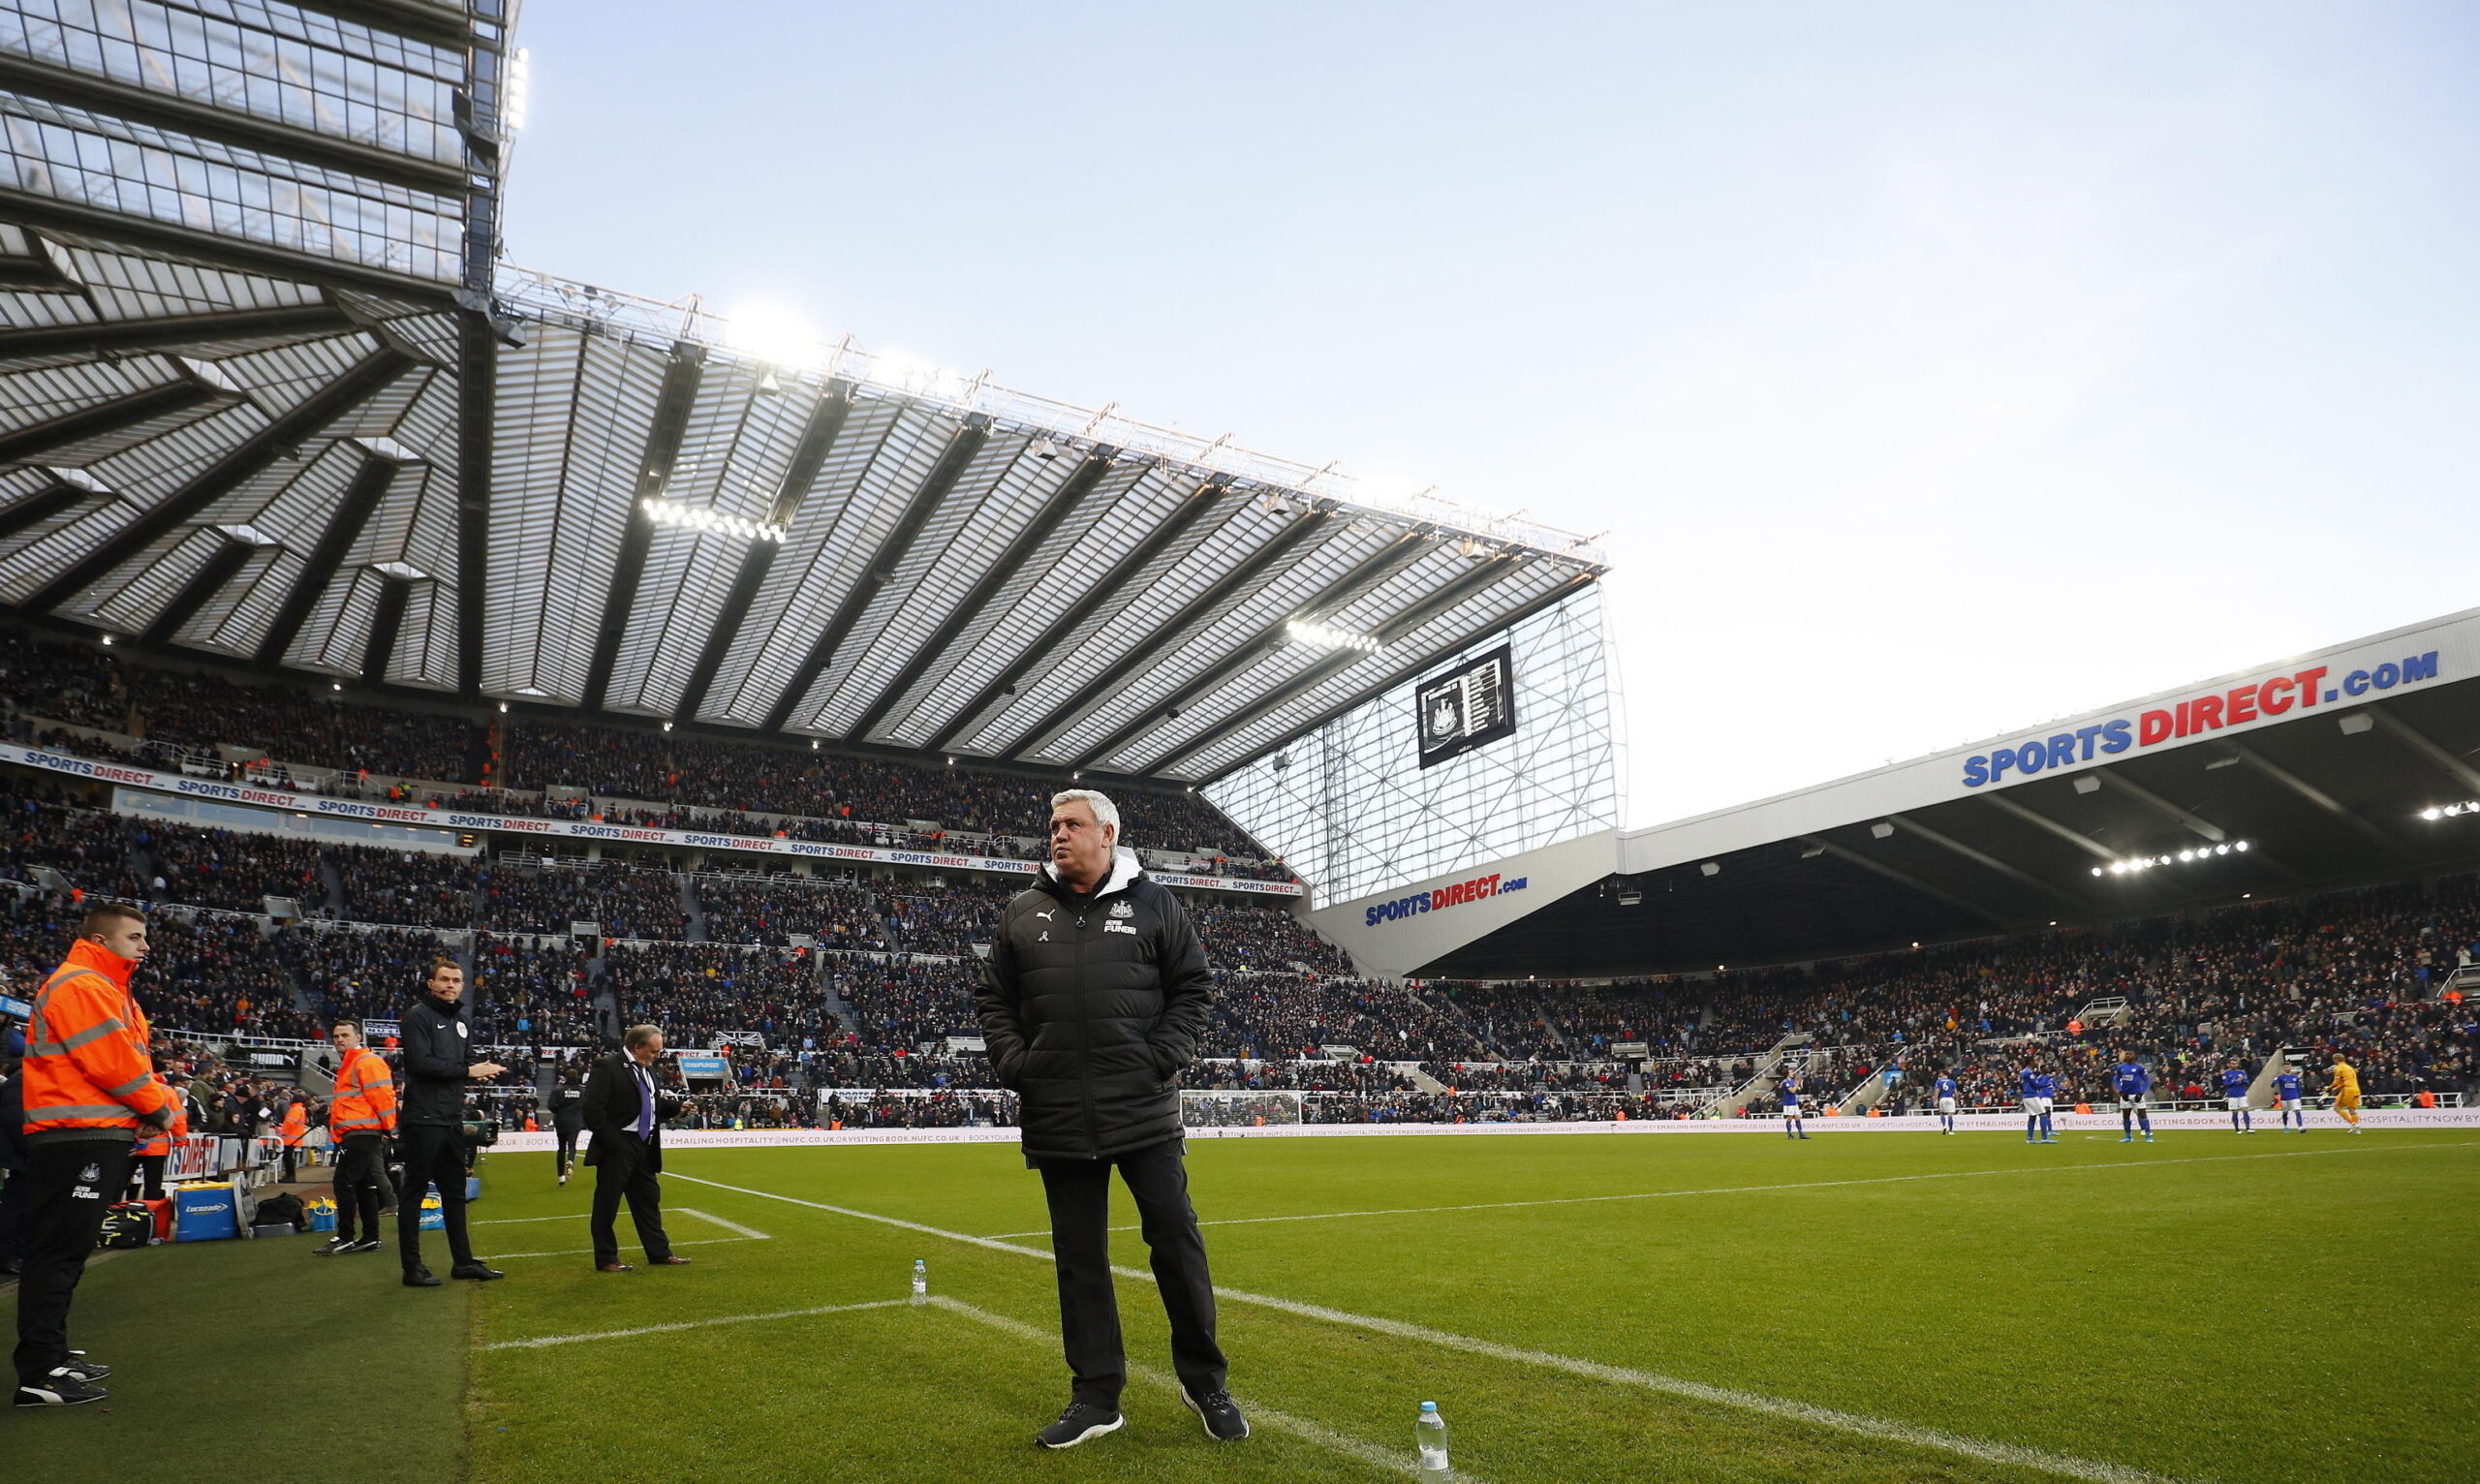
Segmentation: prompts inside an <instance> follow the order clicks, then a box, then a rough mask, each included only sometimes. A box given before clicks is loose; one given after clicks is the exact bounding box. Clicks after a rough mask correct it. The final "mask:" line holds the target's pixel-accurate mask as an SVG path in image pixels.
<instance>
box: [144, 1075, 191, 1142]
mask: <svg viewBox="0 0 2480 1484" xmlns="http://www.w3.org/2000/svg"><path fill="white" fill-rule="evenodd" d="M164 1091H165V1093H166V1094H167V1095H168V1096H169V1097H171V1099H172V1123H171V1128H159V1129H157V1130H156V1131H155V1132H154V1133H153V1134H151V1135H140V1138H139V1140H138V1149H137V1153H139V1154H141V1155H169V1154H171V1152H172V1141H173V1140H174V1139H183V1138H187V1137H189V1132H190V1104H189V1099H188V1098H183V1097H182V1096H181V1095H180V1093H179V1092H178V1090H176V1089H174V1088H173V1087H172V1086H171V1084H170V1083H167V1084H165V1087H164Z"/></svg>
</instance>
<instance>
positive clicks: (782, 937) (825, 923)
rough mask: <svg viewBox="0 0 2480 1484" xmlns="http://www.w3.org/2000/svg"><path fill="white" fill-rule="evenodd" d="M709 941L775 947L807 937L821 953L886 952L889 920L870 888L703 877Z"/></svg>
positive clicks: (700, 901)
mask: <svg viewBox="0 0 2480 1484" xmlns="http://www.w3.org/2000/svg"><path fill="white" fill-rule="evenodd" d="M695 885H696V887H697V906H698V908H699V911H700V912H701V914H702V915H703V916H704V917H705V919H706V936H707V938H709V939H710V940H712V941H714V942H716V943H773V944H775V945H776V946H778V947H781V946H782V945H783V944H784V943H785V942H786V941H787V940H788V939H790V938H791V936H792V935H793V934H795V933H807V934H809V935H811V936H812V937H814V938H816V939H817V940H818V943H819V946H820V947H822V948H851V949H855V950H861V951H882V952H883V951H884V950H886V949H887V948H888V947H889V946H891V944H890V943H889V941H888V937H887V924H886V919H885V918H884V916H882V915H881V914H880V912H879V910H878V907H877V906H876V905H875V903H874V901H873V898H872V893H871V892H870V889H869V888H868V886H867V885H865V884H863V883H861V882H858V881H812V880H809V879H808V878H805V877H797V876H779V877H745V876H700V877H697V878H696V879H695Z"/></svg>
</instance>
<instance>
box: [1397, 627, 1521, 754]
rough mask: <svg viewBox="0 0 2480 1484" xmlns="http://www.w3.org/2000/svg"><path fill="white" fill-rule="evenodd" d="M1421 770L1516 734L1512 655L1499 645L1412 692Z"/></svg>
mask: <svg viewBox="0 0 2480 1484" xmlns="http://www.w3.org/2000/svg"><path fill="white" fill-rule="evenodd" d="M1412 712H1413V715H1412V726H1413V728H1414V730H1415V731H1416V732H1417V733H1418V734H1419V736H1420V741H1421V766H1422V767H1425V768H1433V767H1436V766H1438V765H1439V764H1440V763H1442V762H1444V761H1446V760H1448V759H1449V758H1452V757H1463V756H1464V755H1465V754H1466V753H1469V752H1471V751H1473V749H1474V748H1476V747H1485V746H1487V745H1488V744H1490V743H1492V742H1496V741H1497V740H1499V739H1500V738H1501V737H1509V736H1513V735H1515V655H1514V651H1513V649H1512V647H1511V646H1509V645H1505V644H1502V645H1500V646H1499V647H1498V648H1496V649H1493V650H1491V651H1490V652H1489V653H1488V654H1485V655H1483V656H1481V657H1480V658H1479V659H1477V660H1468V661H1466V662H1465V663H1464V664H1462V665H1457V666H1456V667H1455V668H1453V669H1451V670H1448V671H1447V672H1446V673H1444V674H1442V675H1437V676H1433V677H1432V678H1430V679H1428V680H1424V681H1422V682H1421V683H1420V684H1419V685H1418V686H1415V687H1414V688H1413V690H1412Z"/></svg>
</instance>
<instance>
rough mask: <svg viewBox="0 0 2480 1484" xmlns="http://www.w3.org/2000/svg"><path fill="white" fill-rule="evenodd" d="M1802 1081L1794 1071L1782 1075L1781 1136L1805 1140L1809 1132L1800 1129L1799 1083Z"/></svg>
mask: <svg viewBox="0 0 2480 1484" xmlns="http://www.w3.org/2000/svg"><path fill="white" fill-rule="evenodd" d="M1803 1080H1804V1079H1803V1078H1802V1077H1801V1076H1800V1074H1799V1073H1798V1072H1796V1071H1788V1072H1784V1073H1783V1137H1784V1138H1792V1139H1805V1138H1807V1137H1808V1136H1809V1130H1808V1129H1807V1128H1803V1127H1801V1118H1800V1083H1801V1082H1802V1081H1803Z"/></svg>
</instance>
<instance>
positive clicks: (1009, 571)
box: [844, 448, 1119, 742]
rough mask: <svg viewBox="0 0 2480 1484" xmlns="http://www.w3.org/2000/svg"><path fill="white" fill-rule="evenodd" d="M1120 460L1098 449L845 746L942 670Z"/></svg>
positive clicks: (952, 611) (918, 652)
mask: <svg viewBox="0 0 2480 1484" xmlns="http://www.w3.org/2000/svg"><path fill="white" fill-rule="evenodd" d="M1118 456H1119V454H1118V450H1116V449H1113V448H1097V449H1095V450H1094V451H1093V452H1092V453H1091V454H1089V455H1087V457H1086V459H1085V461H1084V462H1083V463H1082V464H1079V465H1077V467H1076V472H1075V473H1073V474H1071V475H1070V476H1069V477H1068V481H1067V482H1066V483H1064V484H1062V485H1060V486H1059V488H1057V489H1055V490H1053V491H1051V496H1050V498H1049V499H1048V500H1046V501H1044V502H1042V508H1041V509H1040V510H1037V511H1035V512H1034V518H1033V519H1032V520H1030V521H1028V522H1026V524H1025V528H1024V529H1023V530H1021V531H1019V532H1017V533H1016V539H1015V540H1014V541H1009V542H1008V549H1007V550H1005V551H1002V552H1001V553H999V560H998V561H996V562H993V563H991V564H990V570H989V571H987V572H983V573H982V574H981V580H980V581H978V582H976V583H975V584H974V585H973V591H971V592H969V593H967V594H965V596H964V597H963V598H962V599H959V600H958V601H957V602H956V603H954V604H953V605H952V606H950V607H949V608H948V610H947V616H946V619H945V620H944V621H943V622H942V623H941V624H940V625H939V627H938V629H937V630H936V631H935V632H934V633H932V634H931V635H930V637H929V638H927V639H925V640H923V641H922V643H921V646H920V647H919V648H917V649H915V651H914V652H913V658H912V659H911V660H909V661H907V662H906V663H905V666H904V668H903V669H901V670H898V671H897V672H896V675H895V678H894V679H892V680H890V681H888V682H887V683H886V685H885V686H884V688H883V689H882V690H881V691H880V692H879V697H878V699H876V700H874V701H872V702H870V709H869V710H867V711H864V712H862V713H861V719H860V720H859V721H857V722H854V723H853V726H852V727H850V728H849V729H847V730H846V732H845V733H844V739H845V740H846V741H848V742H856V741H859V740H861V739H862V738H864V737H866V736H868V735H869V734H870V728H872V727H876V726H878V725H879V724H880V723H881V722H884V721H885V720H886V717H887V713H888V712H889V711H892V710H893V709H895V705H896V703H897V702H898V701H900V700H902V699H903V698H904V694H905V693H906V692H907V691H910V690H912V689H913V688H914V687H915V686H916V685H919V684H920V683H921V677H922V676H924V675H926V674H928V673H930V666H931V665H935V664H937V663H938V661H939V657H940V656H941V655H942V654H945V653H946V649H947V646H948V645H950V644H952V643H954V642H955V641H956V635H957V634H962V633H964V632H965V628H966V626H968V625H970V624H971V623H972V622H973V621H974V620H975V619H976V618H977V617H978V616H980V614H981V613H982V612H983V611H984V610H985V609H986V608H988V607H989V605H990V604H991V603H994V602H996V601H997V600H998V597H999V593H1000V590H1001V589H1003V588H1005V587H1006V586H1007V585H1008V583H1009V582H1010V581H1012V580H1013V579H1014V578H1015V575H1016V573H1017V572H1021V571H1023V570H1024V566H1025V564H1026V563H1027V562H1029V561H1032V560H1033V556H1034V553H1035V552H1036V551H1039V550H1040V549H1041V544H1042V542H1044V541H1048V540H1050V538H1051V534H1052V533H1053V532H1055V531H1057V530H1058V529H1059V528H1060V526H1061V525H1062V524H1064V523H1065V522H1066V521H1067V520H1068V518H1069V517H1070V516H1071V515H1073V514H1075V513H1076V511H1077V510H1080V509H1082V508H1083V506H1084V504H1085V502H1086V500H1087V499H1089V498H1090V497H1091V496H1092V495H1093V493H1094V489H1095V487H1096V486H1097V485H1099V484H1101V482H1102V476H1103V475H1105V474H1108V473H1109V472H1110V468H1111V461H1112V460H1113V459H1115V458H1117V457H1118Z"/></svg>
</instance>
